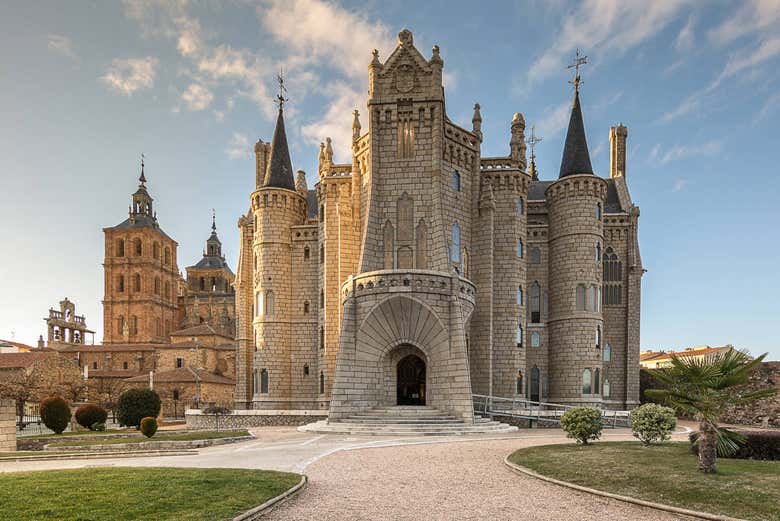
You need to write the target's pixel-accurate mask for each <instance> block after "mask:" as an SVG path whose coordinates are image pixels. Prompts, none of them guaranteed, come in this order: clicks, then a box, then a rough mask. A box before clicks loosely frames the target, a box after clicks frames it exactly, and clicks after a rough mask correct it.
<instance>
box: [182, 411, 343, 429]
mask: <svg viewBox="0 0 780 521" xmlns="http://www.w3.org/2000/svg"><path fill="white" fill-rule="evenodd" d="M185 417H186V419H187V429H189V430H215V429H220V430H233V429H246V428H249V427H270V426H280V425H289V426H299V425H305V424H307V423H312V422H316V421H319V420H324V419H326V418H327V417H328V416H327V413H326V412H325V411H321V410H238V411H233V412H231V413H230V414H220V415H218V416H217V415H214V414H203V412H202V411H200V410H198V409H187V412H186V413H185Z"/></svg>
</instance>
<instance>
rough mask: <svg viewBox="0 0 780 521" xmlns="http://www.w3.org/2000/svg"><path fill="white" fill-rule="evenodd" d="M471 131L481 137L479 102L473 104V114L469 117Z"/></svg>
mask: <svg viewBox="0 0 780 521" xmlns="http://www.w3.org/2000/svg"><path fill="white" fill-rule="evenodd" d="M471 127H472V132H474V133H475V134H476V135H477V136H479V138H480V140H481V139H482V114H481V113H480V112H479V103H475V104H474V115H473V116H472V117H471Z"/></svg>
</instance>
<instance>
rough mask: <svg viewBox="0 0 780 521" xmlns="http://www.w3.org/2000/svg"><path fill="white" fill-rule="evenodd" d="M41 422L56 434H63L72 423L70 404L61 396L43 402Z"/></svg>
mask: <svg viewBox="0 0 780 521" xmlns="http://www.w3.org/2000/svg"><path fill="white" fill-rule="evenodd" d="M41 420H42V421H43V424H44V425H46V427H48V428H49V429H51V430H53V431H54V433H55V434H62V431H64V430H65V429H66V428H67V427H68V424H69V423H70V407H68V402H66V401H65V400H63V399H62V398H60V397H59V396H52V397H49V398H46V399H45V400H43V401H42V402H41Z"/></svg>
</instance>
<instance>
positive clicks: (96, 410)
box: [76, 403, 108, 431]
mask: <svg viewBox="0 0 780 521" xmlns="http://www.w3.org/2000/svg"><path fill="white" fill-rule="evenodd" d="M107 419H108V411H106V410H105V409H104V408H102V407H100V406H99V405H95V404H92V403H85V404H84V405H82V406H81V407H79V408H78V409H76V421H77V422H78V424H79V425H81V426H82V427H84V428H85V429H89V430H91V431H94V430H95V429H93V428H92V426H93V425H95V424H96V423H106V420H107Z"/></svg>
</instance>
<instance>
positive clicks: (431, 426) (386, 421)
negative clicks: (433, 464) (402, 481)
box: [298, 405, 517, 436]
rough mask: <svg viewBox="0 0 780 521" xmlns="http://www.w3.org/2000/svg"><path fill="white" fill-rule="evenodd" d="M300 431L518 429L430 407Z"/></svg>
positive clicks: (393, 409)
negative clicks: (466, 417) (465, 419)
mask: <svg viewBox="0 0 780 521" xmlns="http://www.w3.org/2000/svg"><path fill="white" fill-rule="evenodd" d="M298 430H300V431H305V432H313V433H320V434H351V435H362V436H462V435H465V434H504V433H508V432H513V431H516V430H517V427H514V426H511V425H507V424H505V423H500V422H497V421H493V420H490V419H488V418H482V417H480V416H475V422H474V424H472V425H469V424H467V423H465V422H464V421H462V420H459V419H457V418H455V417H454V416H449V415H447V414H446V413H444V412H442V411H439V410H438V409H435V408H433V407H430V406H403V405H399V406H390V407H376V408H374V409H371V410H370V411H367V412H365V413H360V414H356V415H354V416H350V417H349V418H345V419H343V420H339V421H334V422H330V423H328V422H327V421H326V420H323V421H318V422H315V423H310V424H308V425H303V426H302V427H299V428H298Z"/></svg>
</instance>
